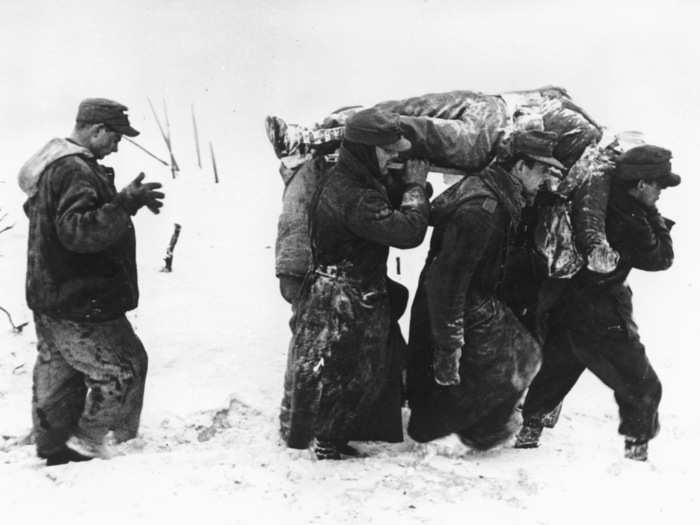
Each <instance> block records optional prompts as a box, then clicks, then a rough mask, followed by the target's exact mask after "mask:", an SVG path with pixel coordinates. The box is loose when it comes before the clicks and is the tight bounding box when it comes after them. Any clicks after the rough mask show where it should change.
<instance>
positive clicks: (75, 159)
mask: <svg viewBox="0 0 700 525" xmlns="http://www.w3.org/2000/svg"><path fill="white" fill-rule="evenodd" d="M49 167H50V168H51V169H52V170H53V171H54V172H55V173H71V172H75V171H78V172H81V171H85V172H89V171H90V166H89V165H88V161H87V159H86V158H85V157H83V156H82V155H66V156H65V157H61V158H59V159H56V160H55V161H53V162H52V163H51V164H50V166H49Z"/></svg>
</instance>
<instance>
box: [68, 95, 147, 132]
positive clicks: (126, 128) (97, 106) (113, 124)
mask: <svg viewBox="0 0 700 525" xmlns="http://www.w3.org/2000/svg"><path fill="white" fill-rule="evenodd" d="M127 110H128V108H127V107H126V106H125V105H124V104H120V103H119V102H115V101H114V100H109V99H107V98H86V99H85V100H83V101H82V102H81V103H80V105H79V106H78V115H77V116H76V117H75V120H76V121H77V122H84V123H86V124H104V125H105V126H107V127H108V128H110V129H111V130H112V131H116V132H117V133H121V134H122V135H126V136H127V137H135V136H136V135H138V134H139V132H138V131H137V130H136V129H134V128H133V127H131V124H130V123H129V117H128V116H127V114H126V112H127Z"/></svg>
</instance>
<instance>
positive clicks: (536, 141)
mask: <svg viewBox="0 0 700 525" xmlns="http://www.w3.org/2000/svg"><path fill="white" fill-rule="evenodd" d="M511 140H512V147H511V153H512V154H513V155H524V156H526V157H529V158H531V159H534V160H536V161H538V162H541V163H543V164H548V165H549V166H554V167H555V168H558V169H560V170H564V169H566V168H565V167H564V165H563V164H562V163H561V162H559V161H558V160H557V159H555V158H554V156H553V153H552V152H553V151H554V146H555V145H556V142H557V134H556V133H552V132H551V131H540V130H524V131H516V132H514V133H513V135H512V137H511Z"/></svg>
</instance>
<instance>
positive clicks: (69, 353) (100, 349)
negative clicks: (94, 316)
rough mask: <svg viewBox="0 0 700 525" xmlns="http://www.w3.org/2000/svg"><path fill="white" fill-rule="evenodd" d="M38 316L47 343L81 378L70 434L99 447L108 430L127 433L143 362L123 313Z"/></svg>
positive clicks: (133, 426) (135, 415) (135, 414)
mask: <svg viewBox="0 0 700 525" xmlns="http://www.w3.org/2000/svg"><path fill="white" fill-rule="evenodd" d="M42 318H43V322H44V325H46V326H47V327H48V328H49V329H48V330H47V331H46V334H45V335H46V336H47V338H48V339H49V341H50V344H51V346H52V347H54V348H55V349H56V351H57V352H58V353H60V355H61V357H62V358H63V360H64V361H65V362H66V363H67V364H68V365H69V366H70V367H71V368H72V369H74V370H76V371H78V372H80V373H81V374H82V375H83V378H84V385H85V387H86V389H87V392H86V394H85V396H84V406H83V411H82V413H81V415H80V418H79V420H78V422H77V425H76V428H75V432H74V434H75V436H76V437H78V438H80V439H83V440H85V441H86V442H88V443H90V444H91V445H94V446H100V445H101V444H102V442H103V440H104V437H105V435H106V434H107V432H109V431H110V430H115V431H116V432H118V433H120V434H121V435H122V439H124V438H125V437H124V436H129V435H133V434H134V433H135V432H136V430H137V428H138V420H139V417H140V412H141V406H142V403H143V385H144V381H145V374H146V368H147V361H146V358H145V351H144V350H143V346H142V345H141V342H140V341H139V340H138V338H137V337H136V335H135V334H134V332H133V329H132V328H131V325H130V324H129V322H128V321H127V319H126V317H123V316H122V317H120V318H118V319H115V320H112V321H106V322H90V323H89V322H74V321H67V320H60V319H53V318H50V317H48V316H42Z"/></svg>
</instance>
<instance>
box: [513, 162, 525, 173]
mask: <svg viewBox="0 0 700 525" xmlns="http://www.w3.org/2000/svg"><path fill="white" fill-rule="evenodd" d="M524 164H525V161H524V160H523V159H520V160H518V161H516V162H515V164H513V173H514V174H517V173H521V172H522V170H523V165H524Z"/></svg>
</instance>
